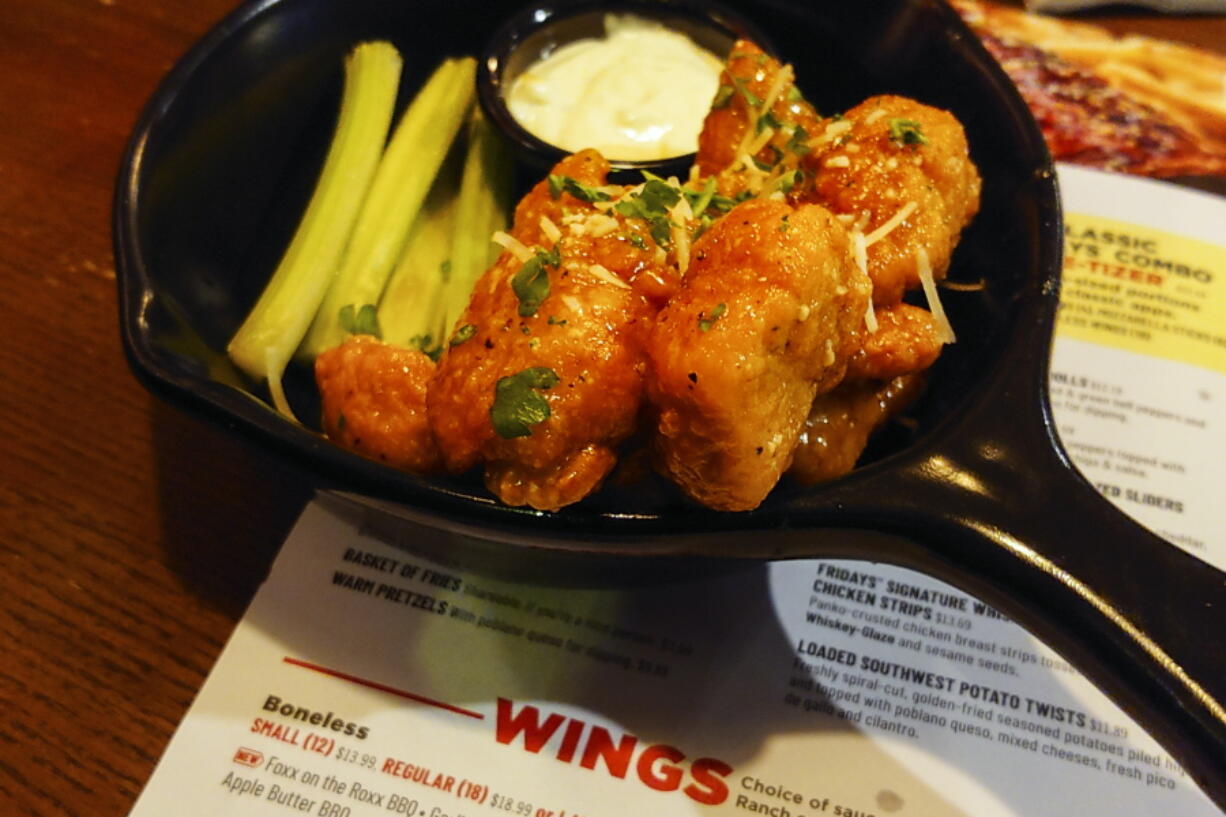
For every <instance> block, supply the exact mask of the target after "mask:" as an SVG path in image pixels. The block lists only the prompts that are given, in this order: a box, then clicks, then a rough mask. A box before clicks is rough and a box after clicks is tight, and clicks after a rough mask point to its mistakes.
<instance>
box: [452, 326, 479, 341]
mask: <svg viewBox="0 0 1226 817" xmlns="http://www.w3.org/2000/svg"><path fill="white" fill-rule="evenodd" d="M476 334H477V327H476V326H474V325H473V324H471V323H466V324H464V325H463V326H461V327H460V328H459V329H457V330H455V333H454V334H453V335H452V336H451V340H449V341H447V345H448V346H459V345H460V344H461V343H463V342H464V341H466V340H472V339H473V336H474V335H476Z"/></svg>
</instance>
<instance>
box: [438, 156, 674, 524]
mask: <svg viewBox="0 0 1226 817" xmlns="http://www.w3.org/2000/svg"><path fill="white" fill-rule="evenodd" d="M608 169H609V165H608V163H607V162H605V161H604V160H603V159H602V158H601V157H600V156H599V154H597V153H595V152H594V151H585V152H583V153H579V154H576V155H575V156H572V157H568V158H567V159H564V160H563V161H562V162H561V163H560V164H559V165H558V166H557V167H556V168H555V169H554V173H553V174H551V175H552V178H551V180H548V181H543V182H541V183H540V184H538V185H537V186H536V187H535V188H534V189H533V190H532V191H531V192H530V193H529V194H528V195H527V196H526V197H525V198H524V199H523V200H522V201H521V202H520V205H519V207H518V208H517V211H516V217H515V224H514V227H513V229H512V232H511V237H510V240H509V241H508V244H509V245H510V246H511V248H512V249H510V250H508V251H507V252H504V253H503V254H502V256H501V257H500V258H499V260H498V261H497V263H496V264H495V265H494V266H493V267H492V268H491V269H490V270H489V271H488V272H487V273H486V274H485V275H484V276H483V277H482V278H481V279H479V280H478V281H477V283H476V285H475V286H474V289H473V295H472V299H471V301H470V303H469V305H468V308H467V309H466V310H465V312H464V313H463V314H462V316H461V317H460V319H459V321H458V322H457V326H456V328H455V331H454V334H453V336H452V338H451V341H450V344H449V347H448V348H447V349H446V350H445V352H444V354H443V357H442V359H441V360H440V362H439V367H438V373H437V375H436V376H435V378H434V380H433V382H432V383H431V386H430V392H429V400H428V405H429V416H430V425H431V428H432V429H433V431H434V433H435V436H436V438H437V439H438V443H439V446H440V449H441V450H442V455H443V459H444V462H445V465H446V467H447V469H448V470H450V471H453V472H459V471H465V470H467V469H468V468H471V467H472V466H474V465H476V464H478V463H482V462H483V463H484V466H485V481H486V485H487V487H489V489H490V490H491V491H492V492H493V493H494V494H495V495H497V496H498V497H499V498H500V499H501V500H502V501H503V502H505V503H507V504H509V505H525V504H526V505H530V506H532V507H534V508H538V509H542V510H554V509H557V508H560V507H562V506H564V505H568V504H570V503H573V502H576V501H578V500H580V499H582V498H583V497H585V496H587V495H588V494H589V493H591V492H592V491H593V490H595V489H596V487H597V486H598V485H599V484H600V482H601V481H602V480H603V479H604V478H605V476H606V475H607V474H608V473H609V471H610V470H611V469H612V468H613V466H614V464H615V462H616V447H617V445H618V444H619V443H620V442H621V441H622V440H624V439H625V438H626V437H628V436H629V435H630V434H631V433H632V432H633V431H634V428H635V421H636V417H637V414H638V411H639V406H640V403H641V401H642V394H643V373H644V370H645V368H646V365H645V363H646V359H645V351H644V339H645V336H646V332H647V330H648V328H649V327H650V324H651V320H652V316H653V314H654V309H653V308H652V307H651V306H650V300H649V297H648V295H645V294H644V292H643V291H642V290H641V289H640V288H638V287H636V286H635V285H634V283H632V282H633V281H635V280H637V279H638V278H640V277H641V278H642V279H643V281H644V282H647V281H650V282H651V286H652V287H658V286H665V284H664V283H662V282H663V281H664V280H665V279H666V278H669V277H674V278H675V275H670V274H669V273H668V272H667V271H666V270H664V269H662V268H660V267H659V266H658V265H657V263H656V258H655V254H654V253H653V252H652V251H651V250H650V248H648V247H647V245H646V244H645V242H641V241H639V242H636V241H633V240H631V238H630V232H629V231H631V230H633V229H636V227H635V226H634V225H626V224H624V223H623V221H622V220H620V219H619V218H618V217H617V216H616V215H614V214H612V211H610V212H608V213H606V212H602V211H601V209H599V208H597V207H596V206H595V203H594V202H591V201H585V200H584V197H591V196H592V191H593V189H594V188H595V187H599V186H601V185H603V184H604V181H605V175H606V174H607V172H608ZM568 179H569V180H570V182H566V181H564V180H568ZM563 188H567V189H563ZM585 191H586V192H585ZM617 192H618V191H611V192H604V193H602V194H601V195H607V196H610V197H613V196H614V195H615V194H616V193H617ZM639 244H641V245H642V246H641V247H640V246H638V245H639Z"/></svg>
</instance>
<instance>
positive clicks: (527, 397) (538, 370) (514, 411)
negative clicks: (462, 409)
mask: <svg viewBox="0 0 1226 817" xmlns="http://www.w3.org/2000/svg"><path fill="white" fill-rule="evenodd" d="M557 382H558V373H557V372H555V371H554V370H553V369H550V368H547V367H545V366H533V367H532V368H530V369H524V370H523V371H522V372H518V373H517V374H513V375H508V376H507V377H503V378H499V380H498V383H497V385H496V386H494V404H493V405H492V406H490V422H491V423H493V425H494V431H495V433H497V434H498V436H499V437H502V438H503V439H504V440H510V439H513V438H515V437H531V436H532V426H535V425H539V424H540V423H543V422H545V421H546V420H548V419H549V402H548V401H547V400H545V398H544V397H542V396H541V395H540V394H539V392H538V390H539V389H546V390H547V389H552V388H553V387H554V386H555V385H557Z"/></svg>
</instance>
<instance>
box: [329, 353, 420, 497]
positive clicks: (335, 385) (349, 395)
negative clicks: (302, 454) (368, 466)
mask: <svg viewBox="0 0 1226 817" xmlns="http://www.w3.org/2000/svg"><path fill="white" fill-rule="evenodd" d="M433 376H434V361H432V360H430V358H429V357H427V356H426V355H425V354H424V353H423V352H421V351H420V350H417V349H405V348H401V347H397V346H393V345H391V344H387V343H383V342H381V341H380V340H378V339H377V338H375V337H374V336H372V335H354V336H353V337H351V338H349V339H348V340H346V341H345V342H344V343H342V344H341V345H339V346H337V347H335V348H333V349H329V350H328V351H326V352H324V353H323V354H321V355H319V356H318V357H317V358H315V382H316V384H317V385H318V386H319V394H320V398H321V400H322V405H323V427H324V431H325V432H326V433H327V435H328V437H329V438H331V439H332V440H333V441H334V442H336V443H337V444H338V445H340V446H343V447H344V448H348V449H349V450H351V451H355V452H357V453H359V454H362V455H363V456H367V457H370V458H371V459H374V460H379V461H380V462H385V463H387V464H388V465H391V466H393V467H396V468H402V469H404V470H406V471H413V472H415V473H427V472H429V471H433V470H435V469H436V468H438V465H439V452H438V446H436V445H435V443H434V435H433V434H431V432H430V426H429V423H428V422H427V420H426V388H427V384H428V383H429V382H430V378H432V377H433Z"/></svg>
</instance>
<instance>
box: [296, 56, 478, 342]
mask: <svg viewBox="0 0 1226 817" xmlns="http://www.w3.org/2000/svg"><path fill="white" fill-rule="evenodd" d="M475 73H476V60H474V59H472V58H471V57H465V58H462V59H455V60H447V61H445V62H444V63H443V64H442V65H440V66H439V67H438V68H437V69H436V70H435V72H434V74H433V75H432V76H431V77H430V79H429V80H427V82H426V84H425V85H424V86H423V87H422V89H421V91H419V92H418V94H417V96H416V97H415V98H414V99H413V102H412V103H410V105H409V109H408V110H407V111H405V113H404V115H403V116H402V117H401V120H400V123H399V124H398V125H397V126H396V129H395V132H394V133H393V134H392V140H391V142H390V143H389V144H388V146H387V150H386V151H385V152H384V154H383V158H382V159H381V160H380V162H379V169H378V171H377V172H376V173H375V179H374V181H373V182H372V183H371V186H370V192H369V194H368V195H367V197H366V201H365V202H364V203H363V205H362V212H361V213H360V215H359V216H358V220H357V223H356V224H355V225H354V229H353V235H352V236H351V238H350V240H349V245H348V247H347V248H346V249H345V257H344V260H343V261H342V263H341V268H340V270H339V271H338V272H337V274H336V277H335V278H334V279H333V281H332V284H331V286H330V287H329V288H328V291H327V293H326V294H325V295H324V299H323V303H322V305H321V306H320V308H319V311H318V312H317V313H316V314H315V320H314V321H313V322H312V324H311V328H310V329H309V330H308V331H307V336H306V339H305V340H304V341H303V343H302V346H301V347H299V354H300V355H302V356H303V357H305V358H307V359H312V358H314V357H315V356H316V355H318V354H319V353H321V352H323V351H326V350H327V349H330V348H332V347H333V346H336V345H337V344H339V343H340V342H341V341H343V340H344V339H345V338H346V337H347V336H348V334H349V332H348V331H347V330H346V329H345V328H344V326H342V324H341V319H340V314H341V310H342V309H344V308H345V307H346V306H349V307H352V308H353V309H354V310H355V311H356V310H359V309H361V308H362V307H364V306H367V305H370V306H372V307H373V306H374V305H377V304H378V302H379V298H380V296H381V295H382V293H383V289H384V287H385V285H386V284H387V279H388V276H389V275H390V274H391V271H392V267H393V266H394V265H395V263H396V260H397V258H398V257H399V254H400V251H401V249H402V248H403V246H404V242H405V239H406V238H407V237H408V233H409V228H410V227H411V226H412V224H413V220H414V219H415V218H416V217H417V213H418V211H419V210H420V209H421V205H422V202H423V201H424V200H425V198H426V193H427V191H428V190H429V189H430V184H431V182H433V180H434V177H435V175H436V174H437V173H438V169H439V166H440V165H441V164H442V162H443V159H444V157H446V155H447V151H448V148H449V147H450V146H451V143H452V141H453V140H454V139H455V136H456V133H457V132H458V131H459V129H460V125H462V124H463V122H464V118H465V117H466V116H467V115H468V111H469V109H470V108H471V107H472V101H473V96H474V87H473V81H474V77H475Z"/></svg>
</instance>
